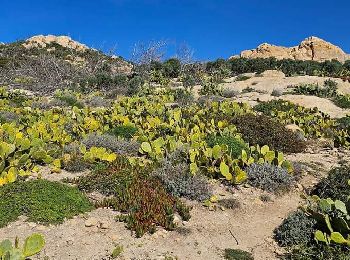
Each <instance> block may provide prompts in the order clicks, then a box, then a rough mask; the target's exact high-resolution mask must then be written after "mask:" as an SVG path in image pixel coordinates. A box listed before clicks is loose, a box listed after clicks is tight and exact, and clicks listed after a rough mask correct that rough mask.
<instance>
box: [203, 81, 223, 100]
mask: <svg viewBox="0 0 350 260" xmlns="http://www.w3.org/2000/svg"><path fill="white" fill-rule="evenodd" d="M221 92H222V89H221V87H220V86H219V82H217V81H216V80H215V78H213V77H210V78H208V79H206V80H204V81H203V84H202V88H201V89H200V91H199V94H201V95H204V96H210V95H221Z"/></svg>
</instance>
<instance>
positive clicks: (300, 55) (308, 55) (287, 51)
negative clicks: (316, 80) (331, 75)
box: [232, 36, 350, 62]
mask: <svg viewBox="0 0 350 260" xmlns="http://www.w3.org/2000/svg"><path fill="white" fill-rule="evenodd" d="M234 57H236V56H233V57H232V58H234ZM240 57H243V58H269V57H275V58H276V59H293V60H314V61H325V60H332V59H335V60H338V61H340V62H344V61H345V60H349V59H350V55H349V54H346V53H345V52H344V51H343V50H342V49H341V48H339V47H338V46H335V45H333V44H332V43H329V42H327V41H324V40H322V39H320V38H318V37H315V36H312V37H308V38H306V39H305V40H303V41H302V42H301V43H300V44H299V45H298V46H295V47H290V48H288V47H282V46H275V45H271V44H268V43H263V44H261V45H259V46H258V47H257V48H256V49H253V50H245V51H242V52H241V54H240Z"/></svg>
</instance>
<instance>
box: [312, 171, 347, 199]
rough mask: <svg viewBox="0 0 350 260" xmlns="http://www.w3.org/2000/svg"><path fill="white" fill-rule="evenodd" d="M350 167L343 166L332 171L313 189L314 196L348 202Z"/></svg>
mask: <svg viewBox="0 0 350 260" xmlns="http://www.w3.org/2000/svg"><path fill="white" fill-rule="evenodd" d="M349 180H350V167H349V166H346V165H343V166H341V167H337V168H334V169H332V170H331V171H330V172H329V173H328V175H327V177H325V178H323V179H322V180H321V181H320V182H319V183H318V184H317V185H316V186H315V188H314V189H313V191H312V194H313V195H317V196H319V197H321V198H331V199H333V200H336V199H338V200H343V201H346V200H347V198H348V196H350V185H349Z"/></svg>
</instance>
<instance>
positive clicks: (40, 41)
mask: <svg viewBox="0 0 350 260" xmlns="http://www.w3.org/2000/svg"><path fill="white" fill-rule="evenodd" d="M51 43H56V44H59V45H61V46H62V47H65V48H70V49H75V50H78V51H85V50H86V49H88V47H87V46H86V45H84V44H82V43H79V42H77V41H74V40H72V39H71V38H70V37H68V36H55V35H47V36H44V35H36V36H33V37H31V38H29V39H27V40H26V41H25V43H24V44H23V46H24V47H26V48H28V49H30V48H34V47H36V48H45V47H46V46H47V45H48V44H51Z"/></svg>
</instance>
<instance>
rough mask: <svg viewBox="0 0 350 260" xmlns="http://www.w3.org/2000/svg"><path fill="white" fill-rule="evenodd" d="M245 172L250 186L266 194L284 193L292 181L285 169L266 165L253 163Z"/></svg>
mask: <svg viewBox="0 0 350 260" xmlns="http://www.w3.org/2000/svg"><path fill="white" fill-rule="evenodd" d="M245 170H246V172H247V175H248V181H249V183H250V184H251V185H252V186H254V187H256V188H260V189H262V190H265V191H268V192H273V193H281V192H283V191H286V190H288V189H289V188H290V186H291V184H292V183H293V181H294V178H293V176H292V175H290V174H289V173H288V171H287V170H286V169H284V168H281V167H278V166H275V165H271V164H268V163H264V164H256V163H253V164H251V165H249V166H248V167H247V168H246V169H245Z"/></svg>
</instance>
